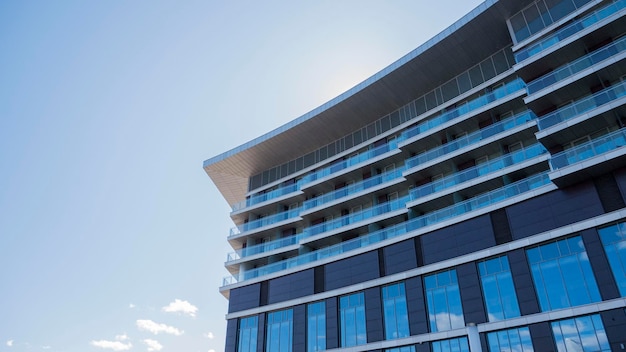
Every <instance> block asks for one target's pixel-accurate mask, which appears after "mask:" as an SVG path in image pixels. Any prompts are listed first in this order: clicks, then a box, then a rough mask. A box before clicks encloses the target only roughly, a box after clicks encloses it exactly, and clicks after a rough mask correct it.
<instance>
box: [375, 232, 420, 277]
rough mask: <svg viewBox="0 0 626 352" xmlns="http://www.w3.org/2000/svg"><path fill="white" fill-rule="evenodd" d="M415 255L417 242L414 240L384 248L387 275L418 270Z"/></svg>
mask: <svg viewBox="0 0 626 352" xmlns="http://www.w3.org/2000/svg"><path fill="white" fill-rule="evenodd" d="M415 253H416V252H415V241H414V240H413V239H410V240H406V241H402V242H400V243H396V244H392V245H391V246H387V247H385V248H383V254H384V260H383V263H384V265H385V275H392V274H396V273H400V272H403V271H407V270H411V269H415V268H417V257H416V255H415Z"/></svg>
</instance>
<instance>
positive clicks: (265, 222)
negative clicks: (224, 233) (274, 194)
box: [228, 207, 302, 238]
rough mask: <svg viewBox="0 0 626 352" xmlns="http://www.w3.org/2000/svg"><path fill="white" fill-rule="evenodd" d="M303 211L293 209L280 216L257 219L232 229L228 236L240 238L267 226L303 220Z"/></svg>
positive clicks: (279, 214)
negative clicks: (290, 220)
mask: <svg viewBox="0 0 626 352" xmlns="http://www.w3.org/2000/svg"><path fill="white" fill-rule="evenodd" d="M301 210H302V208H301V207H300V208H297V209H291V210H288V211H283V212H281V213H278V214H274V215H271V216H268V217H264V218H261V219H256V220H253V221H250V222H247V223H245V224H243V225H239V226H237V227H233V228H231V229H230V234H229V235H228V237H229V238H232V237H238V236H241V235H243V234H245V233H250V232H253V231H254V230H256V229H261V228H263V227H266V226H270V225H274V224H277V223H281V222H284V221H285V220H289V219H292V220H301V219H300V218H299V217H298V215H300V211H301Z"/></svg>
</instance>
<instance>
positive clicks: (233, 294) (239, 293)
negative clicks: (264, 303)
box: [228, 283, 261, 313]
mask: <svg viewBox="0 0 626 352" xmlns="http://www.w3.org/2000/svg"><path fill="white" fill-rule="evenodd" d="M260 300H261V284H260V283H257V284H252V285H248V286H244V287H238V288H234V289H232V290H230V298H229V299H228V313H233V312H238V311H240V310H245V309H250V308H256V307H258V306H259V303H260Z"/></svg>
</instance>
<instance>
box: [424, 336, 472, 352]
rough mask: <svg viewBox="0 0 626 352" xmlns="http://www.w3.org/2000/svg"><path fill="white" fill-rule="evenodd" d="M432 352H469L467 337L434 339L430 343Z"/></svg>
mask: <svg viewBox="0 0 626 352" xmlns="http://www.w3.org/2000/svg"><path fill="white" fill-rule="evenodd" d="M432 351H433V352H470V349H469V345H468V343H467V337H459V338H456V339H449V340H441V341H435V342H433V343H432Z"/></svg>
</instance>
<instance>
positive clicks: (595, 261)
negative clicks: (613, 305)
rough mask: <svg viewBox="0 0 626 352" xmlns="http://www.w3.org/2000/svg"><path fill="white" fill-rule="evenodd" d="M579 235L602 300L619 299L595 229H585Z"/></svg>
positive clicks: (615, 284)
mask: <svg viewBox="0 0 626 352" xmlns="http://www.w3.org/2000/svg"><path fill="white" fill-rule="evenodd" d="M580 234H581V235H582V238H583V243H584V244H585V250H586V252H587V257H588V258H589V263H590V264H591V267H592V269H593V273H594V276H595V278H596V282H597V283H598V289H599V290H600V295H601V296H602V300H609V299H613V298H619V289H618V288H617V283H615V278H614V277H613V274H612V271H611V267H610V266H609V261H608V259H607V257H606V254H605V252H604V246H603V245H602V242H601V241H600V236H599V235H598V231H596V229H587V230H584V231H582V232H581V233H580Z"/></svg>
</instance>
